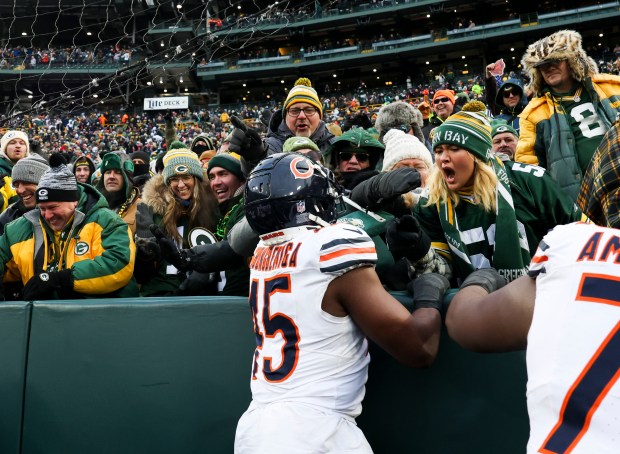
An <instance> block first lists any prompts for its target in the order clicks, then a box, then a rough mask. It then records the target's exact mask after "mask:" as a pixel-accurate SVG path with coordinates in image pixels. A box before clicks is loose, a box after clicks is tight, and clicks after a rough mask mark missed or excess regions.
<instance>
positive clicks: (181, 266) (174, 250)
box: [149, 224, 191, 272]
mask: <svg viewBox="0 0 620 454" xmlns="http://www.w3.org/2000/svg"><path fill="white" fill-rule="evenodd" d="M149 229H150V230H151V233H153V235H155V238H156V239H157V244H159V250H160V253H161V256H162V257H163V258H164V260H166V261H167V262H168V263H170V264H172V265H174V266H175V268H176V269H177V270H179V271H181V272H186V271H188V270H190V269H191V268H190V261H189V258H188V257H187V252H186V251H185V250H179V248H178V247H177V245H176V243H175V241H174V240H173V239H172V238H168V237H167V236H166V234H165V233H164V231H163V230H162V229H161V227H159V226H158V225H157V224H151V225H150V226H149Z"/></svg>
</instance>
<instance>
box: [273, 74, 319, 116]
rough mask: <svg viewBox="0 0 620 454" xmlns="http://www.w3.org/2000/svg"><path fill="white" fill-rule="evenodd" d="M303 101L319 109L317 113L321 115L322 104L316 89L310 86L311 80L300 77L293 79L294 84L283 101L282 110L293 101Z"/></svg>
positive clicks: (293, 102)
mask: <svg viewBox="0 0 620 454" xmlns="http://www.w3.org/2000/svg"><path fill="white" fill-rule="evenodd" d="M298 102H305V103H308V104H310V105H312V106H314V107H316V108H317V109H318V110H319V115H320V116H321V117H323V105H322V104H321V101H320V100H319V95H318V94H317V93H316V90H315V89H314V88H312V82H310V79H307V78H305V77H300V78H299V79H297V80H296V81H295V86H294V87H293V88H291V91H289V92H288V96H287V97H286V101H284V106H283V110H286V109H288V108H289V107H290V106H292V105H293V104H295V103H298Z"/></svg>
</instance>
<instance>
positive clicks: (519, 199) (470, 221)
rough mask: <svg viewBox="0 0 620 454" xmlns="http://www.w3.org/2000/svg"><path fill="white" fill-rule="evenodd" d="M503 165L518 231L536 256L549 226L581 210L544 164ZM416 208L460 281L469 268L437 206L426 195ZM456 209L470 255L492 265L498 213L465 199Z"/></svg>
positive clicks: (564, 221)
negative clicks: (448, 234)
mask: <svg viewBox="0 0 620 454" xmlns="http://www.w3.org/2000/svg"><path fill="white" fill-rule="evenodd" d="M504 165H505V168H506V173H507V174H508V178H509V179H510V190H511V192H512V197H513V201H514V208H515V214H516V218H517V223H518V224H520V225H519V232H520V233H521V234H523V233H525V241H527V248H528V249H529V252H530V255H531V256H533V255H534V253H535V252H536V249H537V247H538V244H539V243H540V241H541V240H542V238H543V236H545V235H546V234H547V232H548V231H549V230H551V229H552V228H553V227H555V226H556V225H559V224H568V223H571V222H574V221H579V220H581V211H580V210H579V208H577V206H576V205H575V203H574V202H573V201H572V200H571V199H570V198H569V197H568V196H567V195H566V194H565V193H564V192H563V191H562V190H561V189H560V188H559V187H558V185H557V183H556V182H555V181H553V179H552V178H551V177H550V176H549V175H548V174H547V173H546V172H545V171H544V169H543V168H541V167H538V166H533V165H529V164H522V163H517V162H512V161H507V162H504ZM413 212H414V215H415V216H416V217H417V218H418V220H419V221H420V225H421V226H422V228H423V229H424V231H425V232H426V233H427V234H428V235H429V237H430V239H431V247H433V248H434V249H435V252H437V253H438V254H440V255H442V256H443V257H445V258H447V259H448V260H449V261H450V262H451V263H452V274H453V277H454V278H455V279H456V280H457V281H458V280H461V281H462V280H463V279H465V278H466V277H467V275H468V274H469V268H468V267H467V266H466V265H465V264H464V262H463V261H461V260H460V259H459V257H458V255H457V254H455V253H453V252H452V251H451V249H450V247H449V245H448V243H447V241H446V236H445V235H444V231H443V228H442V225H441V220H440V219H439V211H438V209H437V207H436V206H424V199H421V200H420V203H418V205H416V207H415V208H414V210H413ZM455 212H456V217H457V219H458V227H459V230H460V231H461V232H467V233H468V234H467V235H462V237H461V238H462V239H463V240H464V241H465V248H466V251H467V255H468V257H469V258H471V257H474V256H484V257H486V259H487V262H488V264H489V265H490V266H493V250H494V249H493V248H494V244H495V220H496V215H495V213H489V212H486V211H484V209H483V208H482V207H481V206H480V205H476V204H472V203H469V202H468V201H466V200H465V199H462V200H461V202H460V203H459V204H458V205H457V207H456V208H455Z"/></svg>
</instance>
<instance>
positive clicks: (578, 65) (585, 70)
mask: <svg viewBox="0 0 620 454" xmlns="http://www.w3.org/2000/svg"><path fill="white" fill-rule="evenodd" d="M550 60H566V61H567V62H568V66H569V68H570V72H571V76H572V77H573V79H575V80H577V81H579V82H581V81H582V80H584V79H585V78H586V77H590V76H592V75H593V74H597V73H598V67H597V66H596V63H595V62H594V60H592V59H591V58H590V57H588V55H587V54H586V51H585V50H583V47H582V46H581V35H580V34H579V33H578V32H576V31H574V30H560V31H558V32H555V33H553V34H551V35H549V36H547V37H545V38H543V39H539V40H538V41H536V42H535V43H533V44H530V45H529V46H528V48H527V50H526V51H525V54H523V58H522V59H521V65H523V69H524V71H526V72H527V73H528V74H529V76H530V83H529V84H528V85H527V86H526V87H525V88H526V90H527V91H530V92H532V93H534V94H536V95H538V94H540V93H541V92H542V89H543V86H544V83H545V81H544V80H543V77H542V74H541V73H540V70H539V69H538V66H540V65H542V64H544V63H547V62H549V61H550Z"/></svg>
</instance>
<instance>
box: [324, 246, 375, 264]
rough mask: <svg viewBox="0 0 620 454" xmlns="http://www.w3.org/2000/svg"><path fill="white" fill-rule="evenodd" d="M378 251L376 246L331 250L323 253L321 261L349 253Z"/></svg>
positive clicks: (372, 252)
mask: <svg viewBox="0 0 620 454" xmlns="http://www.w3.org/2000/svg"><path fill="white" fill-rule="evenodd" d="M376 252H377V251H376V249H375V248H374V247H366V248H348V249H341V250H339V251H334V252H330V253H329V254H325V255H322V256H321V258H320V259H319V262H326V261H327V260H331V259H333V258H336V257H340V256H343V255H347V254H375V253H376Z"/></svg>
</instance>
